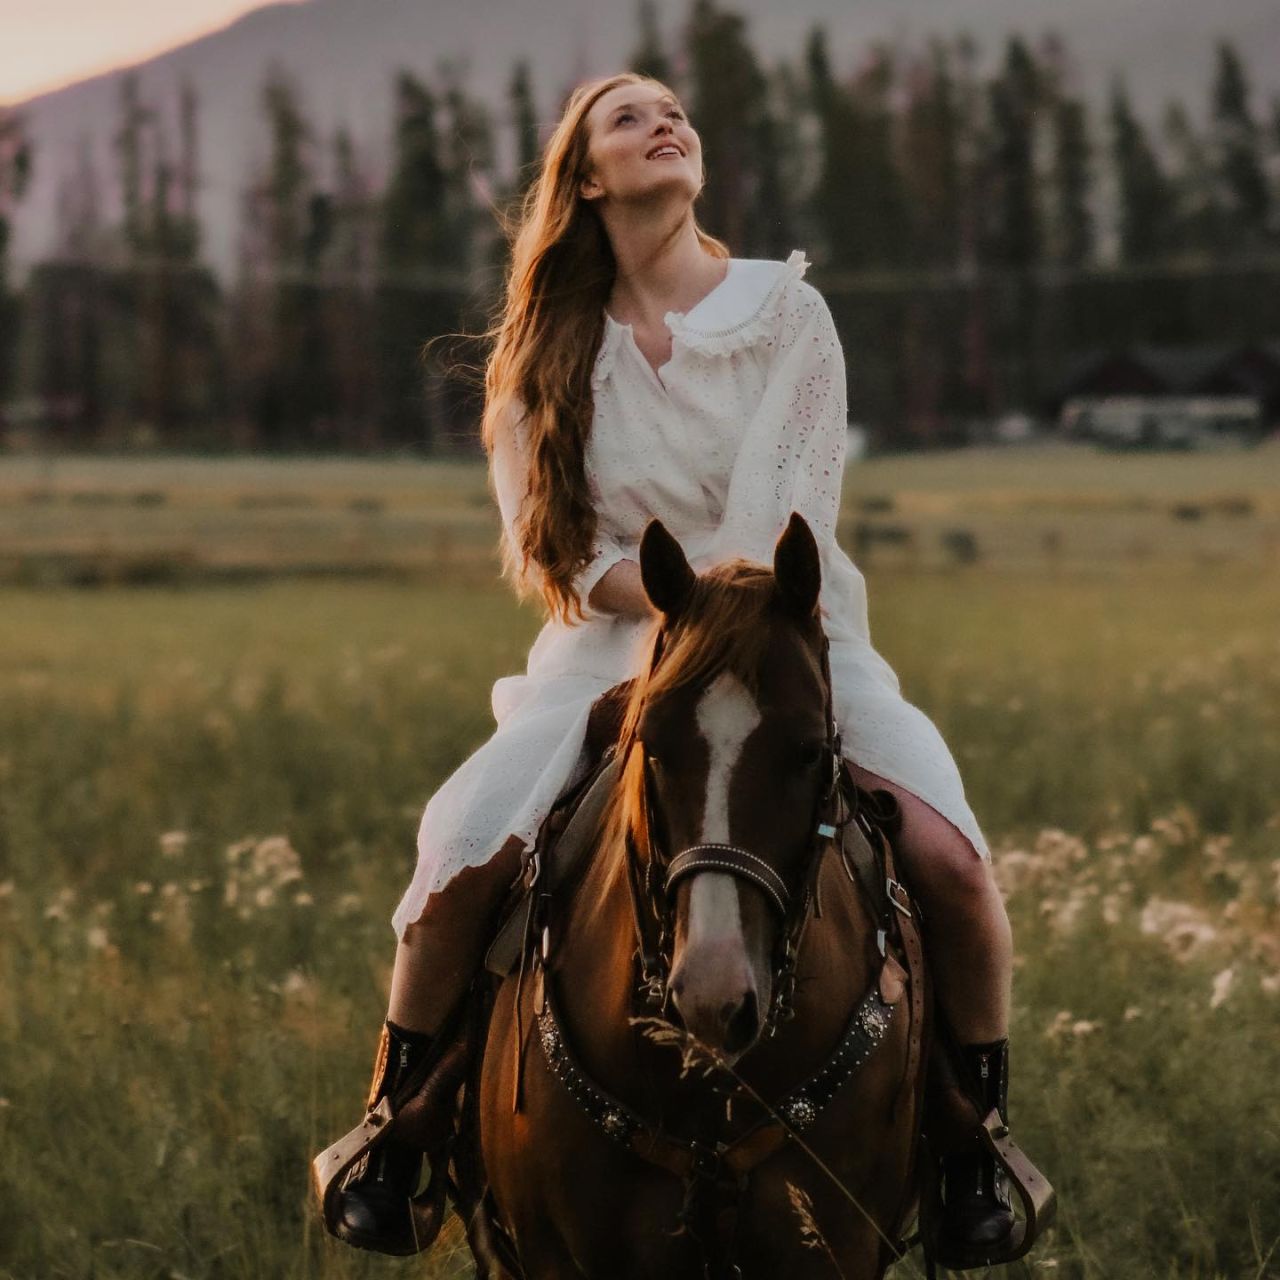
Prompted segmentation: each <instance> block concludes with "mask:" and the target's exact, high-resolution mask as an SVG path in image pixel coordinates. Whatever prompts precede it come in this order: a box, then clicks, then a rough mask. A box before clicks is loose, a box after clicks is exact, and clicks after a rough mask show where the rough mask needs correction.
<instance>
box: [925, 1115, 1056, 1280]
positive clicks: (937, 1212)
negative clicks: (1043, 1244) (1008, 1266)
mask: <svg viewBox="0 0 1280 1280" xmlns="http://www.w3.org/2000/svg"><path fill="white" fill-rule="evenodd" d="M977 1137H978V1140H979V1141H980V1142H981V1144H982V1145H983V1146H984V1147H985V1148H986V1150H987V1153H988V1154H989V1155H990V1156H991V1157H992V1158H993V1159H994V1160H995V1162H996V1164H997V1165H998V1166H999V1167H1000V1168H1001V1169H1002V1170H1003V1171H1004V1174H1005V1177H1006V1178H1007V1180H1008V1183H1009V1185H1010V1186H1011V1187H1012V1188H1013V1189H1014V1190H1015V1191H1016V1192H1017V1193H1018V1200H1019V1201H1020V1202H1021V1206H1022V1217H1021V1218H1016V1217H1015V1219H1014V1224H1013V1230H1012V1231H1011V1232H1010V1233H1009V1237H1008V1239H1007V1240H1006V1241H1004V1242H1003V1243H1002V1244H1000V1245H997V1246H977V1247H974V1248H972V1249H954V1248H952V1249H950V1250H948V1249H947V1247H945V1246H943V1247H941V1248H940V1245H942V1241H941V1239H940V1236H939V1232H940V1228H941V1223H942V1206H941V1202H940V1196H939V1194H938V1186H937V1182H938V1174H937V1172H936V1171H935V1172H934V1173H933V1175H932V1185H931V1186H930V1187H929V1188H927V1189H926V1194H925V1196H924V1198H923V1200H922V1203H921V1206H920V1208H921V1219H920V1243H921V1245H922V1246H923V1248H924V1254H925V1263H926V1267H927V1268H928V1274H929V1275H930V1276H932V1275H933V1274H934V1270H933V1269H934V1267H935V1266H937V1267H943V1268H945V1269H946V1270H948V1271H967V1270H970V1269H971V1268H975V1267H989V1266H998V1265H1000V1264H1002V1263H1006V1262H1015V1261H1016V1260H1017V1259H1019V1258H1021V1257H1023V1256H1024V1255H1025V1254H1026V1253H1028V1252H1029V1251H1030V1249H1031V1246H1032V1245H1034V1244H1035V1242H1036V1240H1037V1239H1039V1237H1040V1234H1041V1232H1043V1231H1044V1230H1045V1228H1046V1227H1048V1226H1050V1225H1052V1223H1053V1220H1054V1218H1055V1217H1056V1215H1057V1211H1058V1193H1057V1192H1056V1191H1054V1189H1053V1187H1052V1186H1051V1185H1050V1183H1049V1180H1048V1179H1047V1178H1046V1177H1045V1176H1044V1174H1042V1173H1041V1172H1040V1170H1039V1169H1037V1168H1036V1167H1035V1165H1033V1164H1032V1163H1031V1161H1030V1160H1029V1159H1028V1158H1027V1156H1026V1153H1025V1152H1024V1151H1023V1150H1022V1148H1021V1147H1019V1146H1018V1144H1017V1143H1016V1142H1014V1140H1013V1139H1012V1138H1011V1137H1010V1136H1009V1127H1008V1125H1006V1124H1005V1123H1004V1121H1003V1120H1001V1118H1000V1112H999V1111H997V1110H996V1108H995V1107H992V1108H991V1110H990V1111H989V1112H987V1115H986V1117H985V1119H984V1120H983V1121H982V1124H981V1126H980V1127H979V1129H978V1133H977Z"/></svg>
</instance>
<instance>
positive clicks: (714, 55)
mask: <svg viewBox="0 0 1280 1280" xmlns="http://www.w3.org/2000/svg"><path fill="white" fill-rule="evenodd" d="M993 52H994V56H993V58H992V59H991V60H990V66H989V67H988V69H985V70H984V69H982V66H981V65H980V64H983V63H986V62H988V59H987V58H986V57H985V54H984V51H981V50H979V48H978V47H977V45H976V43H975V42H974V41H973V40H972V39H971V38H968V37H966V36H964V35H961V36H957V37H954V38H951V39H942V38H931V39H927V40H924V41H922V42H921V43H920V44H919V45H917V46H911V47H904V46H903V45H901V44H895V45H890V44H877V45H873V46H869V47H868V48H867V49H866V50H865V51H864V53H863V54H862V56H861V57H860V58H859V59H858V60H857V64H856V65H855V66H836V65H834V63H833V60H832V57H831V54H830V51H829V45H828V37H827V33H826V31H825V29H823V28H822V27H815V28H814V29H812V31H811V32H810V34H809V36H808V37H807V39H806V41H805V43H804V47H803V48H802V49H801V50H800V51H799V52H798V54H797V56H795V57H794V58H791V59H783V60H781V61H778V62H776V63H772V64H770V65H766V64H765V63H764V61H763V60H762V59H761V57H760V56H759V55H758V53H757V52H756V51H755V49H753V47H752V43H751V40H750V35H749V31H748V28H747V25H746V22H745V20H744V19H743V18H742V17H741V16H740V15H738V14H736V13H734V12H732V11H731V10H729V9H726V8H723V7H720V6H719V5H717V4H716V3H714V0H694V2H693V3H692V5H691V7H690V9H689V11H688V14H687V16H686V20H685V21H684V22H683V24H682V25H681V26H680V28H679V29H678V31H676V32H674V33H666V32H663V31H661V30H660V28H659V24H658V21H657V13H656V8H655V5H654V3H653V0H641V2H640V4H639V6H638V14H637V33H636V37H635V47H634V51H633V54H632V56H631V58H630V59H629V65H630V66H631V67H632V68H633V69H636V70H640V71H645V72H650V73H652V74H654V75H657V76H659V77H660V78H662V79H663V80H666V81H667V82H668V83H670V84H672V85H673V86H674V87H675V88H676V90H677V92H679V93H680V95H681V96H682V98H683V99H684V102H685V105H686V106H687V108H688V109H689V112H690V116H691V120H692V123H693V124H694V126H695V127H696V128H697V130H698V131H699V134H700V135H701V138H702V143H703V149H704V155H705V157H706V164H707V175H708V177H707V185H706V188H705V190H704V192H703V195H702V198H701V200H700V203H699V206H698V212H699V217H700V219H701V221H702V223H703V225H704V226H706V227H707V228H708V229H709V230H710V231H711V232H712V233H713V234H715V235H717V236H720V237H721V238H723V239H724V240H725V241H727V242H728V244H729V245H730V246H731V248H732V251H733V252H734V254H735V255H737V256H740V257H769V258H781V257H785V256H786V255H787V254H788V253H789V252H790V251H791V250H792V249H793V248H796V247H803V248H804V249H805V250H806V251H807V253H808V255H809V257H810V259H811V260H812V261H813V263H814V270H813V271H812V272H811V273H810V279H811V281H812V282H813V283H815V284H816V285H817V286H818V287H819V288H821V289H822V291H823V292H824V294H825V295H826V297H827V299H828V301H829V302H830V304H831V307H832V311H833V313H834V314H835V316H836V320H837V323H838V324H839V325H840V328H841V331H842V336H843V339H844V343H845V351H846V357H847V362H848V365H849V372H850V409H851V413H852V415H853V417H854V418H855V419H857V420H859V421H862V422H864V423H866V424H867V425H868V426H869V427H870V429H871V431H872V433H873V437H874V438H875V439H876V441H877V442H878V443H880V444H883V445H896V446H900V447H912V446H920V445H928V444H933V443H942V442H953V441H955V440H958V439H965V438H969V437H970V436H972V435H973V433H974V432H975V431H977V430H979V429H980V426H979V424H981V423H983V422H984V421H989V420H990V419H991V418H992V417H993V416H995V415H998V414H1000V413H1002V412H1005V411H1008V410H1025V411H1029V412H1031V413H1036V414H1046V413H1050V412H1052V410H1053V409H1054V407H1055V405H1054V396H1055V390H1056V387H1057V385H1058V382H1059V380H1060V377H1061V374H1062V370H1063V369H1064V367H1065V366H1066V364H1067V363H1068V362H1069V361H1070V360H1071V359H1072V358H1074V357H1075V356H1077V355H1079V354H1080V353H1081V352H1082V351H1084V350H1086V349H1089V348H1093V347H1096V346H1106V345H1109V344H1120V343H1128V342H1131V341H1135V340H1145V341H1153V342H1166V343H1184V342H1185V343H1194V342H1200V341H1208V340H1214V341H1219V340H1221V341H1236V340H1239V341H1250V340H1255V339H1259V338H1267V337H1275V336H1277V335H1280V97H1276V98H1273V99H1272V100H1271V102H1270V103H1269V104H1268V107H1267V109H1266V112H1265V113H1264V114H1263V115H1262V116H1259V115H1257V114H1255V112H1254V110H1253V108H1252V107H1251V96H1252V95H1251V92H1250V89H1249V84H1248V72H1247V68H1246V66H1245V63H1244V60H1243V58H1242V56H1241V54H1240V53H1239V51H1238V50H1237V49H1236V48H1235V47H1234V46H1233V45H1232V44H1231V42H1229V41H1227V40H1220V41H1219V42H1218V43H1217V45H1216V48H1215V49H1213V50H1210V51H1206V52H1207V55H1208V56H1207V57H1206V78H1205V86H1204V90H1203V93H1202V94H1201V95H1200V96H1199V97H1198V98H1196V97H1195V96H1194V95H1193V94H1189V95H1188V100H1187V101H1182V100H1174V101H1170V102H1169V103H1168V104H1167V106H1166V108H1165V110H1164V112H1163V115H1162V118H1161V119H1159V120H1158V121H1155V122H1148V121H1145V120H1142V119H1140V118H1139V116H1138V115H1137V113H1136V111H1135V109H1134V107H1133V105H1132V103H1131V100H1130V97H1129V93H1128V90H1127V88H1126V85H1125V82H1124V80H1123V78H1122V77H1115V78H1114V79H1113V80H1112V82H1111V85H1110V88H1109V93H1108V97H1107V101H1106V102H1105V104H1103V106H1102V107H1100V108H1096V107H1093V106H1092V105H1090V104H1087V103H1086V101H1085V100H1084V99H1083V98H1082V96H1081V95H1080V92H1079V90H1078V85H1077V79H1078V77H1077V74H1076V72H1075V70H1074V68H1073V63H1072V58H1071V54H1070V51H1069V50H1068V49H1067V48H1066V47H1065V45H1064V44H1063V43H1062V42H1061V41H1060V40H1059V39H1057V38H1055V37H1052V36H1046V37H1043V38H1041V39H1039V40H1037V41H1035V42H1030V41H1028V40H1026V39H1024V38H1023V37H1021V36H1019V35H1017V34H1013V35H1010V36H1009V37H1008V38H1007V40H1006V43H1005V45H1004V48H1003V49H1002V50H999V51H993ZM1152 56H1153V57H1154V56H1157V52H1156V51H1155V50H1153V52H1152ZM120 84H121V90H120V95H119V100H118V109H117V118H116V120H115V121H114V122H113V126H112V148H111V152H110V155H111V160H112V170H111V171H110V172H107V173H104V172H102V171H101V170H100V167H99V165H98V164H97V163H96V161H95V160H94V157H93V155H92V154H91V152H90V150H89V149H88V148H87V147H85V148H84V149H82V151H81V153H80V154H79V155H78V156H76V157H64V156H53V155H49V156H42V155H40V154H38V152H37V151H36V150H35V148H34V147H33V145H32V143H31V140H30V139H29V138H28V137H27V134H26V131H25V129H24V124H23V121H22V119H21V116H20V115H19V114H17V113H15V112H13V111H9V112H4V111H3V110H0V412H2V413H3V424H4V426H5V427H6V429H7V432H8V434H9V437H10V438H11V439H14V440H16V439H36V440H39V441H41V442H43V443H47V444H49V445H52V446H66V447H89V446H101V445H110V446H115V445H119V444H154V445H157V446H160V447H167V446H174V447H184V448H191V447H195V448H205V449H224V448H257V449H292V448H303V449H309V450H330V449H332V450H343V451H352V450H355V451H364V450H375V449H385V448H401V449H403V448H409V449H413V450H421V451H424V452H435V451H441V450H445V449H455V448H463V449H467V448H475V447H477V445H476V439H475V424H476V416H477V415H476V410H477V395H478V391H477V387H476V386H475V384H474V381H472V382H468V380H467V379H466V378H464V377H462V376H460V375H459V374H458V372H457V371H456V370H455V369H451V367H450V365H449V363H448V360H449V359H450V358H453V359H457V358H461V359H464V360H469V361H470V362H471V363H472V365H473V366H474V365H476V364H478V363H479V362H480V361H482V359H483V348H482V347H481V346H480V344H478V343H476V342H460V341H454V342H452V343H451V344H444V345H441V344H432V346H431V347H430V348H429V353H428V354H427V355H425V356H424V354H423V346H424V343H425V342H426V341H427V340H428V339H431V338H433V337H435V336H438V335H442V334H451V333H472V334H474V333H477V332H478V331H480V330H482V329H484V328H485V327H486V325H487V324H488V323H490V321H491V319H492V317H493V307H494V305H495V302H496V300H497V298H498V296H499V293H500V290H501V287H502V281H503V271H504V264H505V258H506V244H505V241H504V239H503V236H502V234H501V232H500V220H501V217H502V215H504V214H506V215H510V214H511V213H512V212H513V210H514V209H515V207H516V205H517V202H518V201H519V199H520V198H521V196H522V194H523V192H524V191H525V189H526V188H527V185H528V183H529V182H530V181H531V179H532V177H533V176H534V175H535V174H536V171H537V166H538V163H539V156H540V149H541V145H542V143H543V142H544V141H545V138H546V136H547V133H548V131H549V127H550V126H549V123H548V122H549V121H551V120H554V119H555V117H556V115H558V107H559V105H562V103H563V100H564V96H565V95H564V94H561V96H560V103H559V104H557V110H556V111H555V112H552V113H551V114H547V113H545V112H543V111H541V110H540V109H539V105H538V102H539V97H538V96H537V94H536V92H535V90H536V88H537V86H535V80H534V69H533V68H532V67H531V66H530V65H529V64H528V63H527V62H525V61H518V62H516V63H515V64H514V65H513V67H512V69H511V74H510V77H509V82H508V86H507V90H506V95H505V100H504V101H502V102H486V101H481V100H479V99H477V98H476V97H474V96H473V95H472V94H471V93H470V92H469V90H468V88H467V85H466V81H465V77H464V76H461V75H460V74H458V73H456V72H454V71H450V70H448V69H445V70H442V71H441V72H439V73H437V74H436V75H435V76H434V77H427V76H424V75H421V74H419V73H418V72H416V71H414V70H412V69H409V68H406V69H404V70H401V71H400V72H399V73H398V74H397V75H396V76H395V78H394V83H393V84H392V85H391V86H390V89H391V92H390V94H389V101H390V104H391V111H390V119H389V123H388V128H389V131H390V134H391V146H390V150H389V155H390V162H389V164H388V165H387V166H386V171H385V172H383V173H375V172H374V165H373V164H372V163H371V161H370V159H369V157H367V156H366V155H364V154H362V152H361V149H360V148H359V147H358V145H357V143H356V142H355V140H354V138H353V135H352V133H351V132H350V131H349V130H347V129H345V128H338V129H337V130H336V131H335V132H333V133H332V134H331V135H324V136H322V135H321V134H320V133H319V131H317V130H316V129H315V128H314V127H313V126H312V124H311V123H310V122H309V120H308V115H307V105H306V93H305V86H304V85H299V84H297V83H296V82H295V81H294V80H293V79H292V78H291V77H290V74H289V72H288V69H287V68H286V67H283V66H275V67H273V68H272V69H271V70H270V72H269V73H268V74H267V76H266V78H265V82H264V83H263V85H262V88H261V96H260V104H259V112H258V116H257V118H258V122H259V127H260V129H261V131H262V139H263V147H262V153H263V155H264V156H265V161H264V163H263V164H262V165H261V166H260V167H259V168H257V169H255V171H253V172H250V173H246V174H245V177H244V184H243V191H242V199H241V205H240V214H239V220H240V225H239V228H238V251H237V265H236V269H235V271H234V273H233V275H232V277H231V278H230V279H229V280H227V281H225V282H224V281H222V280H220V279H219V278H218V277H217V276H216V275H215V273H214V272H213V271H212V270H211V268H210V267H209V265H208V264H207V262H206V261H205V260H204V258H203V256H202V234H201V225H200V217H199V200H198V195H199V189H200V164H199V156H200V102H199V98H198V95H197V93H196V92H195V90H194V89H193V88H192V86H191V85H190V84H183V85H182V86H181V88H180V90H179V91H178V93H177V101H176V102H172V103H170V102H155V101H149V100H145V99H144V97H143V96H142V91H141V88H140V82H139V79H138V77H137V76H136V75H134V74H128V75H125V76H123V77H122V78H121V81H120ZM504 131H505V138H504ZM504 144H505V145H504ZM503 150H505V151H506V152H507V153H509V154H510V155H513V156H514V163H513V164H509V165H507V166H506V167H505V169H503V170H501V171H500V167H499V163H498V156H499V153H500V152H501V151H503ZM44 164H48V165H50V166H51V167H56V169H57V170H58V172H59V201H58V225H57V229H56V245H55V248H54V250H53V252H52V253H51V254H50V255H49V257H48V258H47V259H46V260H45V261H42V262H39V263H37V264H35V265H34V266H33V267H32V268H31V269H30V271H29V272H28V273H27V274H26V276H25V278H24V279H23V281H22V282H21V284H20V285H19V283H18V282H17V281H16V280H15V279H14V274H15V273H14V271H13V269H12V265H11V264H10V263H9V261H8V253H7V244H8V239H9V229H10V224H11V221H12V218H13V215H14V211H15V209H16V208H17V206H18V203H19V202H20V201H21V199H22V195H23V191H24V189H25V187H26V185H27V183H28V181H29V178H30V175H31V173H32V171H33V167H34V166H39V165H44Z"/></svg>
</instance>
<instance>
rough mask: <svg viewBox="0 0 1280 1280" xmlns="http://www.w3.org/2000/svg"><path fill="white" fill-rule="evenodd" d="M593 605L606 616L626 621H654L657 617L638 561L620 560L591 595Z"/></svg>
mask: <svg viewBox="0 0 1280 1280" xmlns="http://www.w3.org/2000/svg"><path fill="white" fill-rule="evenodd" d="M591 605H592V607H593V608H595V609H598V610H600V611H601V612H603V613H619V614H623V615H625V616H627V617H636V618H652V617H654V616H655V615H656V613H657V610H656V609H655V608H654V607H653V605H652V604H651V603H650V601H649V597H648V595H646V594H645V589H644V584H643V583H642V582H641V580H640V565H639V563H638V562H637V561H635V560H619V561H618V562H617V563H616V564H614V565H612V566H611V567H610V568H609V570H608V572H607V573H605V575H604V576H603V577H602V578H601V579H600V580H599V581H598V582H597V583H596V585H595V588H594V590H593V591H592V592H591Z"/></svg>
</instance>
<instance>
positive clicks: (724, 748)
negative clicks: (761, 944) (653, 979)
mask: <svg viewBox="0 0 1280 1280" xmlns="http://www.w3.org/2000/svg"><path fill="white" fill-rule="evenodd" d="M760 719H761V716H760V711H759V708H758V707H757V706H756V703H755V699H754V698H753V697H752V696H751V694H750V692H749V691H748V689H747V688H746V687H745V686H744V685H743V683H742V682H741V681H740V680H739V679H738V678H737V676H735V675H734V674H733V673H732V672H728V671H725V672H721V674H720V675H718V676H717V677H716V679H715V680H713V681H712V682H711V684H710V685H708V687H707V690H706V692H705V693H704V694H703V695H702V697H701V699H700V700H699V702H698V709H697V715H696V723H697V726H698V731H699V733H700V735H701V736H702V738H703V740H704V741H705V742H706V744H707V756H708V764H707V793H706V803H705V805H704V807H703V815H702V832H701V835H700V836H699V843H702V844H728V843H729V792H730V784H731V783H732V781H733V775H734V771H735V769H736V768H737V765H738V762H739V760H740V758H741V756H742V748H743V745H744V743H745V742H746V740H747V738H748V737H749V736H750V734H751V732H752V731H753V730H754V729H755V728H756V726H757V725H759V723H760ZM738 903H739V899H738V881H737V879H736V877H734V876H731V875H729V874H727V873H721V872H718V871H700V872H698V874H697V875H695V876H693V877H692V878H691V880H690V883H689V908H688V915H687V918H686V928H685V939H684V947H683V948H682V954H681V955H680V957H679V958H678V960H677V962H676V966H675V971H674V972H673V974H672V980H673V981H672V994H673V997H674V999H675V1001H676V1006H677V1008H679V1010H680V1014H681V1017H682V1018H683V1019H684V1022H685V1025H686V1027H688V1029H689V1030H690V1031H691V1032H692V1033H693V1034H694V1035H696V1036H697V1037H698V1038H699V1039H701V1040H704V1041H706V1042H707V1043H709V1044H713V1045H715V1046H717V1047H726V1039H729V1040H732V1039H733V1035H732V1033H729V1024H730V1023H731V1022H732V1021H733V1016H734V1014H735V1013H738V1012H739V1010H740V1009H741V1007H742V1005H743V1002H744V1001H746V1000H747V999H748V998H749V999H750V1001H751V1014H752V1020H753V1021H754V1016H755V1012H756V1008H755V1002H756V988H757V982H756V979H755V976H754V974H753V972H752V965H751V961H750V957H749V956H748V954H747V947H746V939H745V937H744V934H743V928H742V913H741V911H740V910H739V907H738ZM753 1038H754V1037H753ZM741 1047H742V1048H745V1047H746V1046H745V1045H743V1046H741Z"/></svg>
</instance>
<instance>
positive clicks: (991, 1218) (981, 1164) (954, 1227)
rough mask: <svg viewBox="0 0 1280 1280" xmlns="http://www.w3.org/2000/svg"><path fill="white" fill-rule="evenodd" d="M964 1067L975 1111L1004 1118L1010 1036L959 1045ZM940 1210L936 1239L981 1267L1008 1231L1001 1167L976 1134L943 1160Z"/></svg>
mask: <svg viewBox="0 0 1280 1280" xmlns="http://www.w3.org/2000/svg"><path fill="white" fill-rule="evenodd" d="M960 1056H961V1058H962V1059H963V1061H964V1064H965V1066H966V1067H967V1068H968V1072H967V1075H968V1077H969V1079H968V1080H967V1081H966V1085H967V1087H968V1088H969V1089H971V1090H972V1095H973V1100H974V1102H975V1103H976V1104H977V1107H978V1112H979V1114H980V1115H982V1116H986V1115H987V1114H988V1112H990V1110H991V1108H992V1107H995V1108H996V1109H997V1110H998V1111H999V1113H1000V1119H1001V1120H1002V1121H1003V1122H1004V1123H1005V1124H1008V1123H1009V1041H1008V1039H1007V1038H1006V1039H1004V1040H995V1041H992V1042H991V1043H990V1044H968V1045H961V1046H960ZM942 1170H943V1191H942V1199H943V1210H942V1228H941V1238H940V1243H941V1244H942V1245H943V1247H944V1249H945V1252H946V1253H947V1254H949V1255H952V1256H965V1257H969V1256H971V1257H972V1258H973V1259H974V1262H973V1264H972V1265H974V1266H981V1265H982V1264H983V1263H984V1261H985V1253H986V1251H988V1250H990V1251H991V1252H992V1253H993V1254H994V1253H996V1252H997V1251H998V1250H999V1249H1000V1248H1001V1247H1002V1246H1003V1245H1005V1244H1006V1243H1007V1242H1008V1240H1009V1237H1010V1234H1011V1233H1012V1231H1013V1226H1014V1214H1013V1209H1012V1207H1011V1206H1010V1203H1009V1188H1008V1184H1007V1180H1006V1178H1005V1173H1004V1170H1003V1169H1002V1168H1001V1167H1000V1166H999V1165H998V1164H997V1163H996V1161H995V1159H994V1157H992V1156H991V1154H990V1153H989V1152H988V1151H987V1149H986V1147H985V1146H983V1145H982V1144H981V1142H980V1141H979V1139H978V1138H977V1137H976V1136H975V1137H974V1139H973V1145H972V1147H970V1148H965V1149H963V1150H961V1151H957V1152H955V1153H953V1154H951V1155H947V1156H945V1157H944V1158H943V1161H942Z"/></svg>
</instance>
